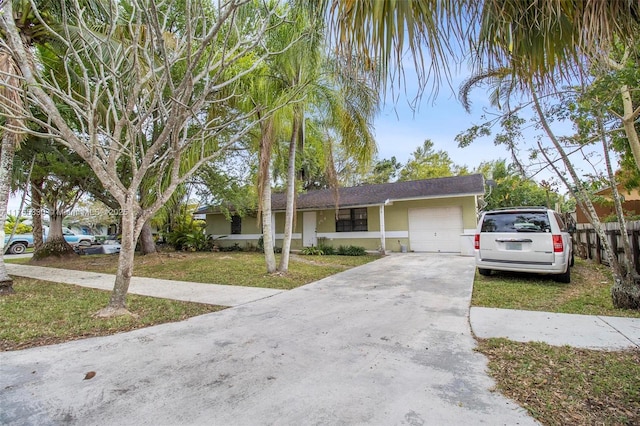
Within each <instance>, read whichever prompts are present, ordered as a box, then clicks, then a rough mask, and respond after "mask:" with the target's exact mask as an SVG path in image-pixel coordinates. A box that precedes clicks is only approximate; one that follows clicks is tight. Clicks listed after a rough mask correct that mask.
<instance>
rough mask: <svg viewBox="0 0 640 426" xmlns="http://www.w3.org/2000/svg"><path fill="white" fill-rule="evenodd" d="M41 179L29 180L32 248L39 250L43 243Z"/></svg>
mask: <svg viewBox="0 0 640 426" xmlns="http://www.w3.org/2000/svg"><path fill="white" fill-rule="evenodd" d="M42 185H43V181H42V179H35V180H32V181H31V209H32V210H31V223H32V226H33V231H32V232H33V249H34V250H40V249H41V248H42V245H43V244H44V238H43V232H42Z"/></svg>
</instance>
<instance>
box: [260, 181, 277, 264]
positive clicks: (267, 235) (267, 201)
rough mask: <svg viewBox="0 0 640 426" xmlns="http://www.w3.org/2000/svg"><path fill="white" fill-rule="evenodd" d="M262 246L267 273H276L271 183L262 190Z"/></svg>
mask: <svg viewBox="0 0 640 426" xmlns="http://www.w3.org/2000/svg"><path fill="white" fill-rule="evenodd" d="M261 196H262V206H263V207H262V243H263V244H262V245H263V247H264V260H265V262H266V264H267V273H269V274H272V273H274V272H276V255H275V252H274V250H273V246H274V243H275V242H274V241H273V226H275V224H274V223H272V222H271V185H270V184H269V182H267V183H266V185H264V187H263V188H262V194H261Z"/></svg>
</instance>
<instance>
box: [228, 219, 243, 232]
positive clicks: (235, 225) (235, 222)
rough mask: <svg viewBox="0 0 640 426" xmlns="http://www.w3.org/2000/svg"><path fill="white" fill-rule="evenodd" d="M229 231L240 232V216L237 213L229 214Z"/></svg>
mask: <svg viewBox="0 0 640 426" xmlns="http://www.w3.org/2000/svg"><path fill="white" fill-rule="evenodd" d="M231 233H232V234H242V218H241V217H240V216H238V215H233V216H231Z"/></svg>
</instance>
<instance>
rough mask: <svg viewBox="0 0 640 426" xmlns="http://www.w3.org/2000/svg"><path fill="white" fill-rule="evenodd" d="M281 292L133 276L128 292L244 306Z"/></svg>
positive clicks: (85, 280)
mask: <svg viewBox="0 0 640 426" xmlns="http://www.w3.org/2000/svg"><path fill="white" fill-rule="evenodd" d="M5 266H6V268H7V272H8V273H9V274H10V275H16V276H20V277H27V278H36V279H40V280H45V281H52V282H58V283H67V284H75V285H79V286H83V287H91V288H99V289H102V290H112V289H113V284H114V282H115V275H110V274H99V273H96V272H88V271H73V270H69V269H56V268H45V267H42V266H31V265H18V264H15V263H5ZM283 291H284V290H274V289H270V288H256V287H241V286H233V285H219V284H201V283H193V282H188V281H172V280H162V279H157V278H144V277H132V278H131V284H130V286H129V293H131V294H140V295H143V296H153V297H161V298H164V299H175V300H183V301H186V302H198V303H208V304H210V305H222V306H239V305H244V304H245V303H249V302H254V301H256V300H260V299H264V298H266V297H271V296H274V295H276V294H279V293H281V292H283Z"/></svg>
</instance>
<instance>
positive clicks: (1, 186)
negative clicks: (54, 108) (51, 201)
mask: <svg viewBox="0 0 640 426" xmlns="http://www.w3.org/2000/svg"><path fill="white" fill-rule="evenodd" d="M16 137H17V136H16V134H15V133H11V132H7V131H5V132H4V134H3V136H2V146H1V147H0V224H2V226H0V244H1V247H0V257H1V258H0V260H2V262H1V263H0V265H1V266H0V295H4V294H11V293H13V292H14V290H13V279H12V278H11V277H10V276H9V274H7V269H6V268H5V266H4V237H5V235H4V222H5V221H6V220H7V203H8V202H9V192H10V189H11V172H12V171H13V157H14V155H15V149H16Z"/></svg>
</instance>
